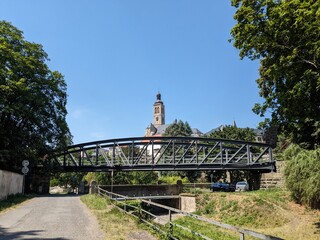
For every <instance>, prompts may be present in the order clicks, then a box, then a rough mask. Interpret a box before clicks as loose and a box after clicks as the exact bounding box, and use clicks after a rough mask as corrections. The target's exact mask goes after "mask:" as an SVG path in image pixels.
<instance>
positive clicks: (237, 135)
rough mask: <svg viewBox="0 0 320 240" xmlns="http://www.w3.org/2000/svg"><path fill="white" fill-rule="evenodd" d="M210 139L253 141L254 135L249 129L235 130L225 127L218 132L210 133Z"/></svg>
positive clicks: (228, 126)
mask: <svg viewBox="0 0 320 240" xmlns="http://www.w3.org/2000/svg"><path fill="white" fill-rule="evenodd" d="M208 137H210V138H221V139H230V140H241V141H248V142H253V141H255V133H254V131H253V130H252V129H250V128H237V127H236V126H231V125H226V126H223V127H222V128H221V129H220V130H217V131H214V132H212V133H210V135H209V136H208Z"/></svg>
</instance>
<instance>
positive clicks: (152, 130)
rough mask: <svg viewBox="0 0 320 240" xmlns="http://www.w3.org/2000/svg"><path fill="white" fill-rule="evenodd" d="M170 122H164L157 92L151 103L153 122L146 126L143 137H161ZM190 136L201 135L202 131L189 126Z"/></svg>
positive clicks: (162, 109)
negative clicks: (154, 99)
mask: <svg viewBox="0 0 320 240" xmlns="http://www.w3.org/2000/svg"><path fill="white" fill-rule="evenodd" d="M170 125H171V124H166V118H165V106H164V104H163V101H162V100H161V94H160V93H159V92H158V94H157V96H156V101H155V103H154V104H153V123H150V124H149V125H148V127H147V128H146V133H145V137H153V136H154V137H161V136H163V134H164V133H165V131H166V128H167V127H168V126H170ZM191 130H192V134H191V136H192V137H201V136H203V133H202V132H200V131H199V130H198V129H197V128H191Z"/></svg>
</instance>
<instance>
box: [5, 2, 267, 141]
mask: <svg viewBox="0 0 320 240" xmlns="http://www.w3.org/2000/svg"><path fill="white" fill-rule="evenodd" d="M234 12H235V9H234V8H232V7H231V6H230V1H227V0H216V1H213V0H200V1H198V0H135V1H133V0H99V1H98V0H92V1H84V0H82V1H79V0H78V1H71V0H55V1H42V0H37V1H36V0H29V1H24V0H19V1H18V0H2V1H1V2H0V19H1V20H6V21H9V22H11V23H12V24H13V25H14V26H16V27H17V28H19V29H20V30H22V31H23V32H24V36H25V39H26V40H28V41H31V42H36V43H39V44H42V45H43V48H44V50H45V51H46V52H47V53H48V55H49V58H50V62H48V65H49V66H50V68H51V70H57V71H59V72H61V73H62V74H63V75H64V76H65V80H66V83H67V85H68V104H67V109H68V117H67V121H68V124H69V127H70V130H71V133H72V135H73V136H74V139H73V141H74V143H80V142H87V141H95V140H102V139H109V138H121V137H133V136H143V135H144V132H145V128H146V127H147V125H148V124H149V123H150V122H152V121H153V115H152V114H153V111H152V109H153V103H154V102H155V100H156V94H157V92H158V91H159V92H160V93H161V94H162V100H163V101H164V104H165V107H166V123H171V122H173V121H174V119H181V120H183V121H188V122H189V124H190V125H191V126H192V127H196V128H198V129H199V130H200V131H202V132H207V131H209V130H211V129H212V128H215V127H217V126H219V125H221V124H231V123H232V122H233V121H234V120H235V121H236V123H237V125H238V126H239V127H256V126H257V125H258V123H259V122H260V121H262V120H263V119H261V118H260V117H259V116H257V115H255V114H254V113H253V112H252V110H251V109H252V107H253V105H254V103H256V102H262V99H261V98H260V97H259V94H258V87H257V84H256V82H255V80H256V79H257V78H258V66H259V62H258V61H255V62H252V61H250V60H247V59H244V60H240V57H239V55H238V50H237V49H235V48H234V47H233V46H232V44H231V43H229V42H228V39H229V38H231V36H230V30H231V28H232V26H233V25H234V24H235V21H234V20H233V14H234Z"/></svg>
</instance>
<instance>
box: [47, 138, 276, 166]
mask: <svg viewBox="0 0 320 240" xmlns="http://www.w3.org/2000/svg"><path fill="white" fill-rule="evenodd" d="M50 159H51V160H52V161H53V162H54V163H55V165H58V167H59V168H60V169H61V170H63V171H82V172H96V171H148V170H155V171H163V170H164V171H171V170H176V171H178V170H257V171H259V172H271V171H275V161H274V160H273V157H272V150H271V147H270V146H269V145H267V144H263V143H256V142H245V141H235V140H226V139H214V138H199V137H132V138H119V139H107V140H101V141H95V142H87V143H81V144H76V145H72V146H69V147H67V148H66V149H65V150H63V151H61V152H54V153H53V154H51V156H50Z"/></svg>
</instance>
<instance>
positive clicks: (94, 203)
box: [80, 194, 111, 210]
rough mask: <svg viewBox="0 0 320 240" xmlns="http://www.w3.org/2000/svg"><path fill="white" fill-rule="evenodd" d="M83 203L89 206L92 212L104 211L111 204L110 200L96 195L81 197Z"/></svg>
mask: <svg viewBox="0 0 320 240" xmlns="http://www.w3.org/2000/svg"><path fill="white" fill-rule="evenodd" d="M80 199H81V201H82V202H83V203H84V204H86V205H87V207H88V208H90V209H92V210H104V209H106V208H107V207H108V206H109V205H110V204H111V202H110V200H109V199H106V198H103V197H100V196H99V195H96V194H87V195H84V196H81V197H80Z"/></svg>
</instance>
